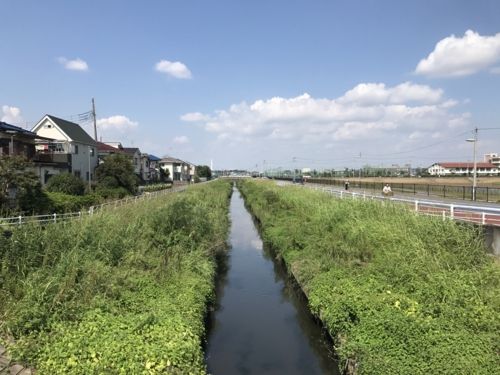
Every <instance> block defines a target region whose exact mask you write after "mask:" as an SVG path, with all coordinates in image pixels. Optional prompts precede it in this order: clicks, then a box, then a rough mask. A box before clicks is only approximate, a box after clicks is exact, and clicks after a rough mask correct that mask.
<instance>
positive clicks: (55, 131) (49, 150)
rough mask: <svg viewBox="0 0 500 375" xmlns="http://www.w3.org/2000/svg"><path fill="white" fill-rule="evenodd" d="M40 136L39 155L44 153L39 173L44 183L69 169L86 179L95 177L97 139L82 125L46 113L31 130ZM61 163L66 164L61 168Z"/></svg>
mask: <svg viewBox="0 0 500 375" xmlns="http://www.w3.org/2000/svg"><path fill="white" fill-rule="evenodd" d="M31 131H32V132H34V133H36V134H37V135H38V136H40V137H44V138H49V139H50V140H49V139H42V140H37V142H36V145H35V148H36V152H37V154H38V156H39V157H40V158H42V159H43V157H45V158H46V159H47V160H46V162H47V163H46V164H40V167H39V168H38V171H37V173H38V174H39V176H40V181H41V183H42V184H45V183H46V182H47V180H48V178H50V176H51V175H54V174H58V173H61V172H65V171H67V172H70V173H72V174H74V175H75V176H78V177H80V178H81V179H83V180H84V181H89V179H90V180H92V179H93V178H94V170H95V168H96V166H97V142H96V141H94V140H93V139H92V138H91V137H90V135H88V134H87V133H86V132H85V130H83V129H82V128H81V127H80V125H78V124H75V123H74V122H70V121H66V120H63V119H60V118H57V117H55V116H51V115H45V116H44V117H43V118H42V119H41V120H40V121H38V123H37V124H36V125H35V126H34V127H33V129H32V130H31ZM61 165H64V166H65V167H63V168H61Z"/></svg>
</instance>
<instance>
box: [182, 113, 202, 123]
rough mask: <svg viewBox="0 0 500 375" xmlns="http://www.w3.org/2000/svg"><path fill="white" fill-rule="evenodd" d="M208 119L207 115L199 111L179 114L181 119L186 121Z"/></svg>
mask: <svg viewBox="0 0 500 375" xmlns="http://www.w3.org/2000/svg"><path fill="white" fill-rule="evenodd" d="M208 119H209V117H208V116H206V115H204V114H203V113H200V112H192V113H186V114H184V115H182V116H181V120H182V121H186V122H201V121H207V120H208Z"/></svg>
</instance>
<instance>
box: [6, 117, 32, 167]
mask: <svg viewBox="0 0 500 375" xmlns="http://www.w3.org/2000/svg"><path fill="white" fill-rule="evenodd" d="M36 138H37V135H36V133H33V132H30V131H29V130H25V129H23V128H20V127H18V126H14V125H10V124H7V123H6V122H0V156H2V155H16V156H24V157H25V158H26V159H27V160H33V157H34V156H35V139H36Z"/></svg>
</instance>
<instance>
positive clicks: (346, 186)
mask: <svg viewBox="0 0 500 375" xmlns="http://www.w3.org/2000/svg"><path fill="white" fill-rule="evenodd" d="M344 188H345V189H346V190H349V180H345V181H344Z"/></svg>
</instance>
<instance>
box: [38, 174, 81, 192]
mask: <svg viewBox="0 0 500 375" xmlns="http://www.w3.org/2000/svg"><path fill="white" fill-rule="evenodd" d="M45 189H46V190H47V191H50V192H52V193H64V194H70V195H83V194H84V193H85V183H84V182H83V181H82V179H81V178H80V177H77V176H75V175H73V174H71V173H61V174H58V175H55V176H52V177H51V178H50V179H49V181H48V183H47V186H46V187H45Z"/></svg>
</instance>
